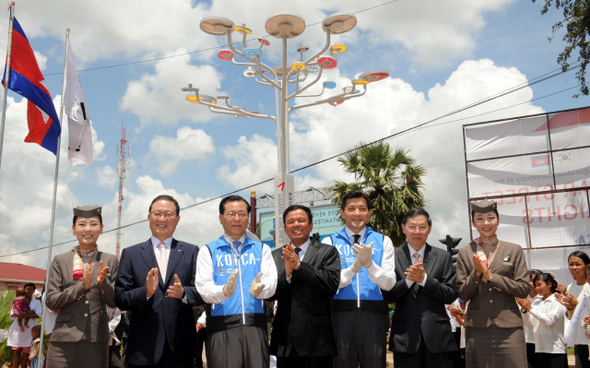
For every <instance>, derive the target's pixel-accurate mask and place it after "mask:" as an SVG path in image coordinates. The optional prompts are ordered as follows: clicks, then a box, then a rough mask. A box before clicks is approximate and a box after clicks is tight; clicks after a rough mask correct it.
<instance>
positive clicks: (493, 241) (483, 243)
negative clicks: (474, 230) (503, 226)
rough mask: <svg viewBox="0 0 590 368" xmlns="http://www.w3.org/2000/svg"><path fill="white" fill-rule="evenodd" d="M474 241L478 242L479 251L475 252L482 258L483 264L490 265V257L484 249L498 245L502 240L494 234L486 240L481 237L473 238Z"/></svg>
mask: <svg viewBox="0 0 590 368" xmlns="http://www.w3.org/2000/svg"><path fill="white" fill-rule="evenodd" d="M473 241H474V242H475V244H477V251H476V252H475V254H477V256H478V257H479V259H481V261H482V262H483V264H485V265H486V267H489V266H490V265H489V263H488V257H486V254H485V252H484V251H483V249H484V248H488V247H495V246H496V245H498V243H499V242H500V241H499V240H498V237H497V236H496V235H493V236H491V237H490V238H488V239H485V240H484V239H482V238H481V237H479V238H475V239H473Z"/></svg>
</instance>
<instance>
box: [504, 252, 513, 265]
mask: <svg viewBox="0 0 590 368" xmlns="http://www.w3.org/2000/svg"><path fill="white" fill-rule="evenodd" d="M512 265H513V263H512V262H510V254H507V255H506V257H504V258H503V259H502V266H512Z"/></svg>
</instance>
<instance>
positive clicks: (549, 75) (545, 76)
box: [0, 0, 579, 259]
mask: <svg viewBox="0 0 590 368" xmlns="http://www.w3.org/2000/svg"><path fill="white" fill-rule="evenodd" d="M396 1H397V0H396ZM578 64H579V63H578ZM577 68H579V65H576V64H574V65H573V66H572V67H570V68H569V69H568V70H567V71H566V72H568V71H571V70H573V69H577ZM559 70H560V69H559ZM563 73H564V72H560V73H555V70H554V71H551V72H549V73H545V74H543V75H542V76H539V77H536V78H534V79H533V80H532V81H533V82H532V83H531V84H536V83H540V82H542V81H545V80H548V79H550V78H553V77H556V76H558V75H561V74H563ZM527 85H529V84H528V83H523V84H521V85H518V86H515V87H511V88H509V89H507V90H505V91H502V92H499V93H497V94H495V95H493V96H492V97H489V98H485V99H482V100H480V101H478V102H474V103H472V104H470V105H467V106H466V107H463V108H460V109H457V110H454V111H451V112H449V113H446V114H443V115H441V116H439V117H437V118H434V119H431V120H429V121H426V122H424V123H421V124H418V125H415V126H413V127H410V128H408V129H405V130H402V131H401V132H398V133H394V134H390V135H388V136H385V137H383V138H380V139H377V140H375V141H372V142H370V143H366V144H364V145H363V146H362V147H365V146H368V145H371V144H374V143H377V142H380V141H384V140H387V139H391V138H395V137H397V136H400V135H403V134H406V133H409V132H411V131H413V130H418V129H422V128H423V127H425V126H426V125H428V124H430V123H432V122H435V121H437V120H440V119H442V118H444V117H448V116H452V115H455V114H458V113H459V112H463V111H465V110H467V109H469V108H472V107H475V106H478V105H481V104H484V103H486V102H490V101H492V100H494V99H497V98H499V97H503V96H506V95H507V94H509V93H512V92H516V91H518V90H520V89H522V88H524V87H523V86H525V87H526V86H527ZM577 87H578V86H577V85H576V86H573V87H569V88H566V89H563V90H561V91H558V92H554V93H551V94H549V95H545V96H541V97H537V98H534V99H532V100H528V101H524V102H520V103H517V104H514V105H511V106H507V107H503V108H500V109H496V110H492V111H487V112H484V113H480V114H476V115H472V116H469V117H465V118H461V119H456V120H452V121H447V122H443V123H440V124H436V125H431V127H434V126H440V125H445V124H450V123H453V122H458V121H461V120H466V119H471V118H474V117H477V116H482V115H487V114H490V113H494V112H498V111H501V110H506V109H509V108H512V107H515V106H518V105H522V104H525V103H529V102H532V101H536V100H540V99H543V98H547V97H550V96H553V95H556V94H558V93H563V92H566V91H569V90H571V89H574V88H577ZM358 148H359V147H354V148H351V149H349V150H346V151H344V152H341V153H339V154H336V155H333V156H330V157H327V158H324V159H321V160H319V161H316V162H314V163H312V164H309V165H306V166H303V167H300V168H297V169H295V170H292V171H291V173H292V174H293V173H296V172H299V171H302V170H305V169H308V168H310V167H313V166H316V165H319V164H321V163H324V162H327V161H330V160H333V159H334V158H337V157H340V156H342V155H345V154H347V153H350V152H352V151H354V150H356V149H358ZM455 162H458V161H453V162H451V163H455ZM445 164H448V163H445ZM441 165H442V164H439V165H431V166H428V167H434V166H441ZM428 167H426V168H428ZM272 180H273V178H269V179H266V180H262V181H259V182H257V183H254V184H250V185H248V186H245V187H242V188H240V189H236V190H234V191H231V192H228V193H225V194H221V195H218V196H216V197H212V198H209V199H206V200H204V201H201V202H198V203H194V204H192V205H188V206H186V207H182V208H181V209H182V210H187V209H190V208H193V207H196V206H200V205H203V204H205V203H209V202H211V201H214V200H217V199H221V198H223V197H226V196H228V195H231V194H235V193H238V192H241V191H243V190H246V189H250V188H253V187H256V186H259V185H262V184H266V183H268V182H271V181H272ZM147 221H148V220H147V219H143V220H139V221H136V222H132V223H130V224H127V225H123V226H121V227H117V228H113V229H109V230H106V231H104V232H103V234H108V233H111V232H114V231H118V230H121V229H125V228H128V227H131V226H135V225H138V224H142V223H145V222H147ZM75 241H76V240H68V241H64V242H60V243H55V244H53V246H54V247H55V246H60V245H65V244H69V243H74V242H75ZM47 248H49V246H44V247H40V248H35V249H30V250H27V251H20V252H15V253H10V254H2V255H0V259H1V258H4V257H12V256H17V255H23V254H27V253H31V252H36V251H39V250H43V249H47Z"/></svg>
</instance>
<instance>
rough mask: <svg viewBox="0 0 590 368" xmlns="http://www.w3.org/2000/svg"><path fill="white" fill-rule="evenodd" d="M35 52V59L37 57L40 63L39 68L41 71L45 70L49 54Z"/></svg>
mask: <svg viewBox="0 0 590 368" xmlns="http://www.w3.org/2000/svg"><path fill="white" fill-rule="evenodd" d="M33 54H35V59H37V64H38V65H39V69H40V70H41V71H43V70H45V67H46V66H47V56H45V55H43V54H41V53H40V52H38V51H33Z"/></svg>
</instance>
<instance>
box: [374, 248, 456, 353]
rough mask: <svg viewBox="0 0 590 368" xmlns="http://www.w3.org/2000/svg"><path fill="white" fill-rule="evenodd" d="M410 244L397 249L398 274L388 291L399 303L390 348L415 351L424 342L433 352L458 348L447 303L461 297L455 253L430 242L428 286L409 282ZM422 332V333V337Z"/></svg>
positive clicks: (426, 252)
mask: <svg viewBox="0 0 590 368" xmlns="http://www.w3.org/2000/svg"><path fill="white" fill-rule="evenodd" d="M408 247H409V245H408V243H406V244H404V245H403V246H401V247H399V248H396V249H395V277H396V280H397V281H396V283H395V286H394V287H393V289H391V290H390V291H388V292H384V295H385V297H386V298H387V301H388V302H389V303H395V311H394V312H393V316H392V317H391V334H390V336H389V349H390V350H392V351H395V352H397V353H409V354H413V353H415V352H416V351H418V348H419V346H420V341H422V343H425V344H426V347H427V348H428V351H429V352H430V353H432V354H439V353H446V352H452V351H456V350H457V345H456V343H455V339H454V337H453V333H452V331H451V324H450V322H449V316H448V314H447V311H446V309H445V304H451V303H452V302H454V301H455V299H457V284H456V280H455V268H454V267H453V261H452V259H451V255H450V254H449V253H448V252H446V251H444V250H442V249H439V248H435V247H432V246H430V245H428V244H426V249H425V250H424V260H423V262H424V271H426V275H427V278H426V284H425V285H424V287H422V286H420V285H418V284H417V283H414V284H413V285H412V287H411V288H408V286H407V284H406V276H405V275H404V272H406V269H408V267H410V266H411V265H412V261H411V260H410V250H409V249H408ZM420 335H421V336H422V337H421V338H420Z"/></svg>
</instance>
